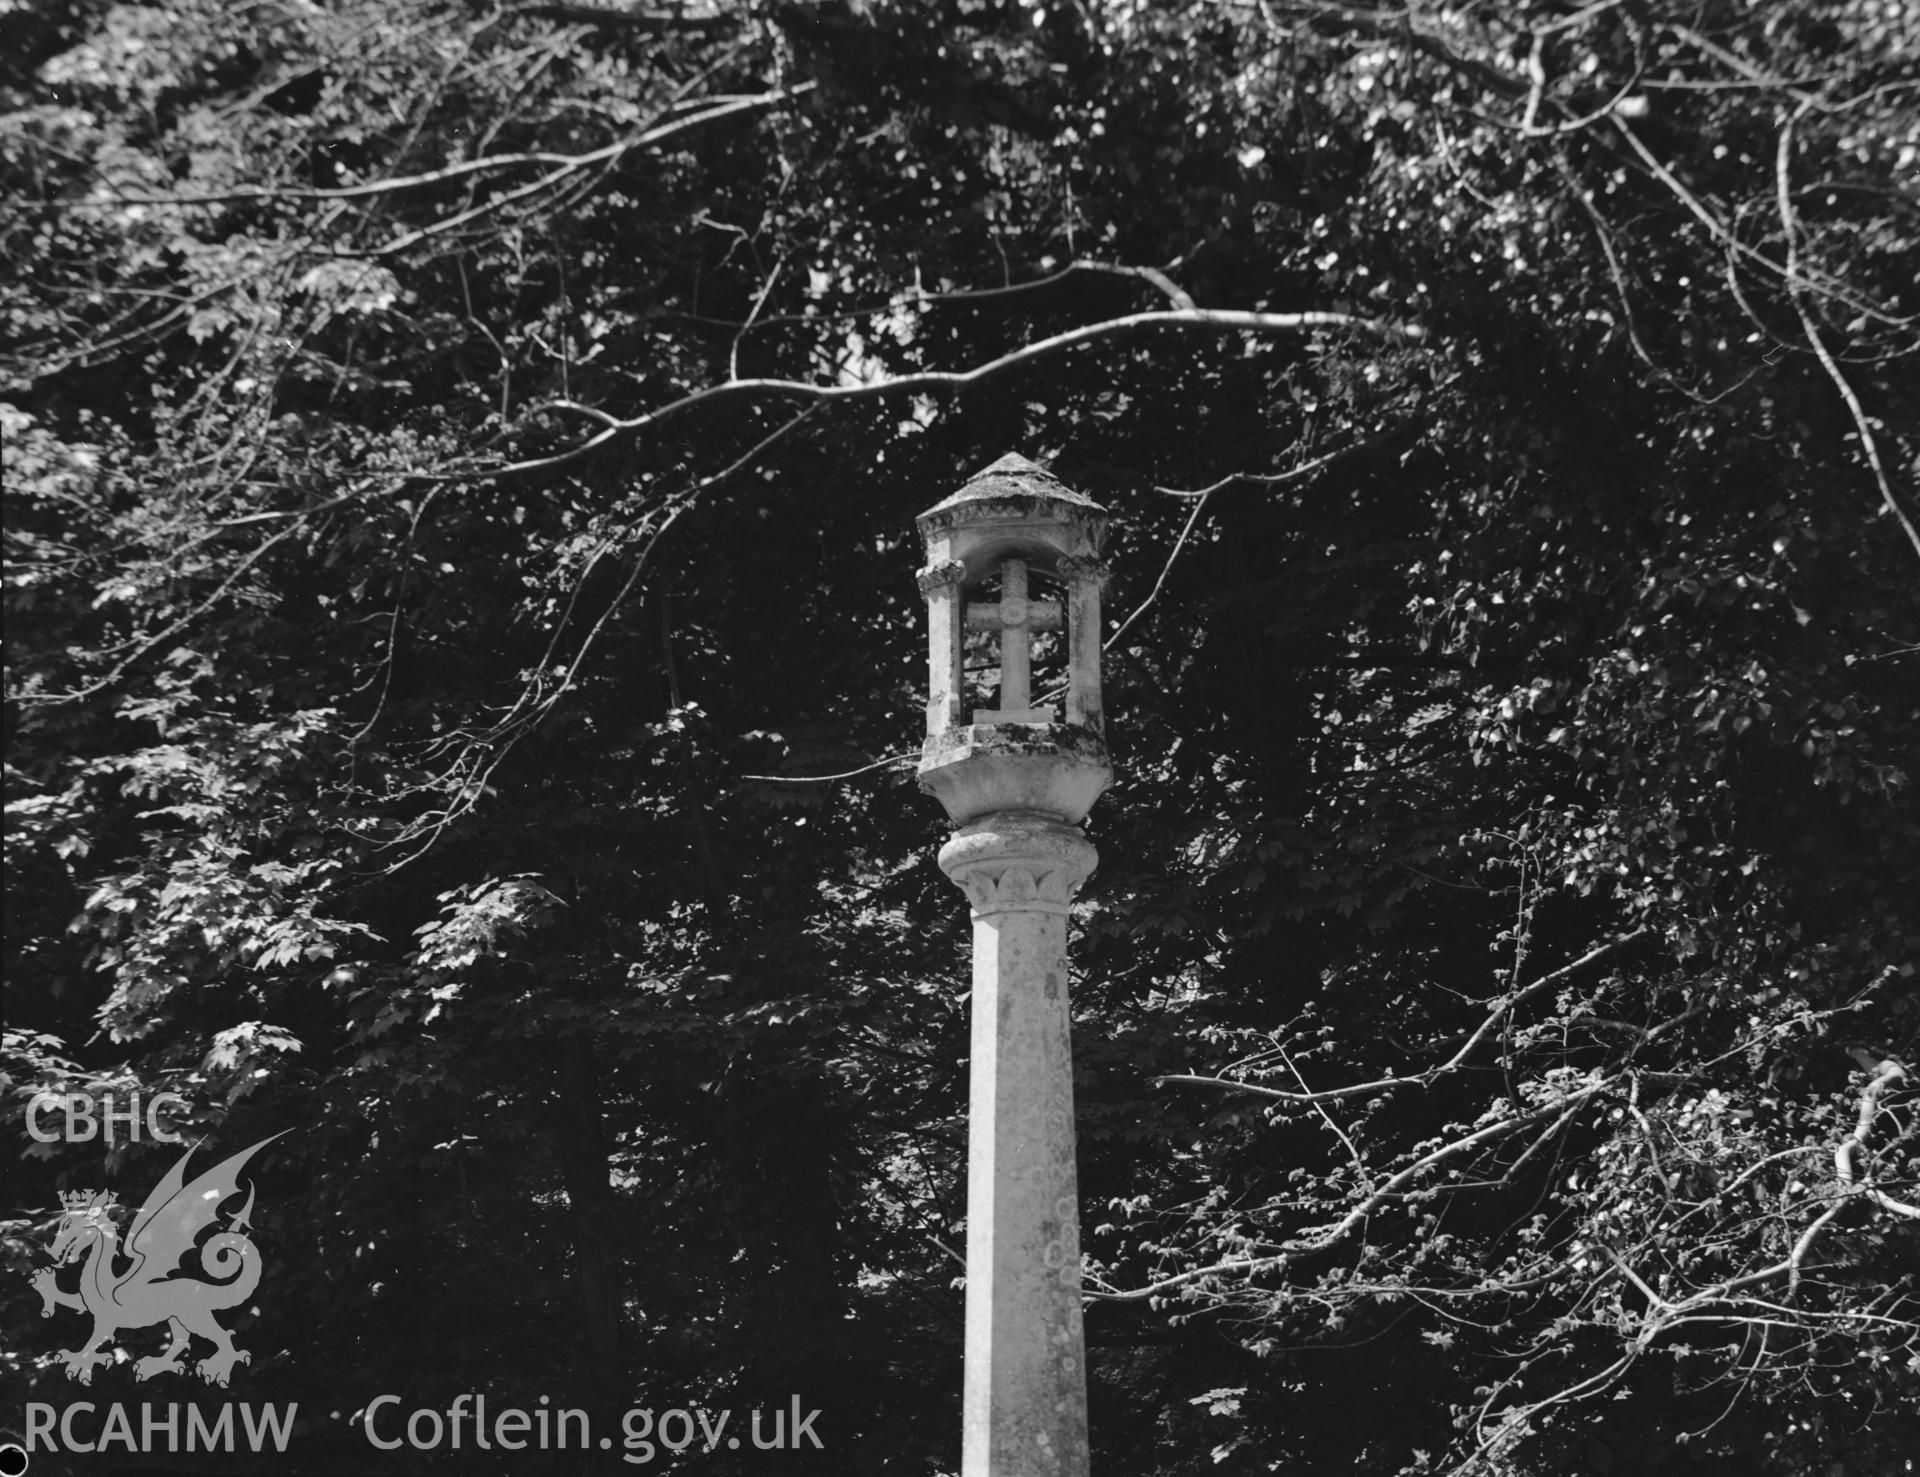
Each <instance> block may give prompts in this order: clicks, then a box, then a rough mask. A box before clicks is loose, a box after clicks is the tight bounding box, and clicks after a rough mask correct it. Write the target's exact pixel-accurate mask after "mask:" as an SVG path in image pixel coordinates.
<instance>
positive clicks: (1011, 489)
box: [918, 451, 1106, 532]
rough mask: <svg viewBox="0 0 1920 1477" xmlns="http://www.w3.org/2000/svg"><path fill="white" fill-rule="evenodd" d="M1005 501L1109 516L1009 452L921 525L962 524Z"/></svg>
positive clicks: (925, 527)
mask: <svg viewBox="0 0 1920 1477" xmlns="http://www.w3.org/2000/svg"><path fill="white" fill-rule="evenodd" d="M1002 501H1024V502H1028V503H1041V502H1056V503H1065V504H1067V505H1069V506H1071V507H1075V508H1084V509H1085V510H1086V511H1087V512H1089V513H1105V512H1106V509H1105V508H1103V507H1101V506H1100V504H1098V503H1096V502H1095V501H1094V500H1093V499H1092V498H1090V497H1087V496H1085V495H1084V494H1082V493H1078V492H1075V491H1074V490H1073V489H1072V488H1071V487H1069V486H1067V484H1066V483H1064V482H1062V481H1061V480H1060V479H1059V478H1058V477H1056V476H1054V475H1053V473H1051V472H1049V471H1048V470H1047V469H1046V468H1045V467H1043V466H1041V465H1039V464H1038V463H1037V462H1030V461H1028V460H1027V459H1026V458H1025V457H1024V456H1021V455H1020V453H1019V452H1017V451H1010V452H1008V453H1007V454H1006V455H1005V456H1003V457H1001V458H1000V460H999V461H997V462H995V463H993V465H992V466H989V467H982V468H981V469H980V470H979V471H977V472H975V473H974V474H973V476H971V477H969V478H968V479H967V482H966V485H965V486H964V487H962V488H961V489H960V490H959V491H958V492H956V493H954V494H953V496H951V497H949V498H946V499H945V500H943V501H941V502H938V503H935V504H934V505H933V506H932V507H931V508H928V509H927V511H926V512H924V513H922V514H921V515H920V517H919V520H918V521H919V524H920V527H921V530H922V531H923V532H925V531H927V530H928V529H931V528H934V527H939V526H942V525H946V524H951V523H955V522H958V521H960V520H961V519H962V518H964V517H966V510H969V509H971V508H973V506H974V505H975V504H979V503H995V502H1002Z"/></svg>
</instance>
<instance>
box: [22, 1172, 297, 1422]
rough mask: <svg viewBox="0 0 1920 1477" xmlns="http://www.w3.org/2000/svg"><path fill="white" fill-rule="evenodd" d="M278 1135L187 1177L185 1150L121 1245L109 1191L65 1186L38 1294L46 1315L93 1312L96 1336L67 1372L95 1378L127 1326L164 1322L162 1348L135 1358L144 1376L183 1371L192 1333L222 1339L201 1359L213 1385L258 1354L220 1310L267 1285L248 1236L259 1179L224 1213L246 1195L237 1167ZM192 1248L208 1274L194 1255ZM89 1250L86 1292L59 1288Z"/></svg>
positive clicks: (37, 1280) (74, 1353)
mask: <svg viewBox="0 0 1920 1477" xmlns="http://www.w3.org/2000/svg"><path fill="white" fill-rule="evenodd" d="M279 1137H280V1135H279V1134H275V1135H274V1136H273V1138H267V1139H262V1140H261V1141H260V1142H259V1143H257V1144H255V1145H253V1146H252V1147H251V1148H248V1149H242V1150H241V1151H240V1152H239V1153H238V1154H235V1155H234V1156H233V1157H232V1158H230V1159H223V1160H221V1161H220V1163H218V1164H216V1165H215V1166H214V1167H213V1168H212V1169H209V1170H208V1171H207V1172H206V1173H204V1174H202V1175H200V1176H199V1177H197V1178H196V1179H194V1180H193V1182H192V1183H190V1184H189V1183H188V1182H187V1161H188V1160H190V1159H192V1158H193V1152H194V1151H193V1150H192V1149H188V1150H187V1152H186V1153H184V1154H182V1155H181V1156H180V1158H179V1160H178V1161H176V1162H175V1164H174V1166H173V1168H172V1169H170V1170H168V1171H167V1175H166V1178H165V1179H163V1180H161V1181H160V1183H159V1184H158V1185H156V1186H155V1187H154V1191H153V1193H152V1194H151V1195H149V1196H147V1199H146V1203H145V1204H144V1205H142V1206H141V1207H140V1209H139V1211H138V1212H137V1213H136V1214H135V1215H134V1217H133V1221H132V1223H131V1224H130V1225H129V1226H128V1228H127V1240H126V1248H125V1250H124V1251H123V1250H122V1249H121V1247H120V1231H119V1227H118V1226H117V1225H116V1224H115V1222H114V1218H113V1211H114V1210H115V1209H116V1208H117V1207H116V1205H115V1197H114V1194H113V1192H112V1191H111V1190H79V1191H75V1192H73V1193H71V1194H67V1193H62V1195H61V1196H60V1201H61V1206H62V1209H63V1210H64V1212H65V1214H63V1215H62V1216H61V1218H60V1229H59V1230H58V1231H57V1232H56V1233H55V1234H54V1238H53V1246H52V1248H51V1255H52V1257H53V1261H54V1265H53V1266H51V1267H42V1268H41V1269H40V1270H39V1271H37V1272H35V1273H34V1274H33V1278H32V1280H33V1285H34V1288H35V1290H37V1291H38V1292H39V1294H40V1301H41V1304H42V1306H41V1309H40V1316H41V1317H42V1318H51V1317H52V1316H53V1311H54V1309H55V1308H56V1307H60V1308H72V1309H74V1310H75V1311H76V1312H81V1313H91V1314H92V1315H93V1337H91V1338H90V1339H88V1340H87V1342H86V1343H85V1344H84V1345H82V1346H81V1347H80V1348H78V1349H68V1350H66V1351H64V1352H63V1353H62V1354H61V1356H60V1357H61V1358H63V1359H64V1360H66V1363H67V1375H68V1377H69V1378H70V1379H76V1380H78V1381H80V1383H81V1384H83V1385H90V1384H92V1383H93V1368H94V1366H95V1365H96V1364H108V1363H111V1362H112V1360H113V1355H112V1354H110V1353H107V1352H106V1351H105V1349H104V1345H105V1344H106V1343H107V1342H108V1340H110V1339H112V1338H113V1337H114V1335H115V1334H117V1333H119V1332H120V1331H121V1330H122V1329H133V1328H145V1327H147V1326H148V1325H149V1324H153V1323H159V1322H162V1321H164V1322H166V1323H167V1324H168V1325H170V1327H171V1330H172V1335H173V1338H172V1342H171V1344H170V1345H169V1346H168V1348H167V1350H166V1352H165V1353H163V1354H154V1355H151V1356H149V1357H148V1358H145V1359H141V1360H138V1361H136V1362H135V1364H134V1366H133V1372H134V1376H135V1378H137V1379H142V1380H149V1379H152V1378H153V1377H154V1376H155V1375H157V1374H184V1373H185V1372H186V1364H185V1361H186V1356H187V1348H188V1345H189V1344H190V1343H191V1342H192V1335H194V1334H198V1335H199V1336H200V1337H201V1338H204V1339H208V1340H211V1341H212V1343H213V1344H214V1346H215V1351H214V1353H213V1354H212V1355H211V1356H210V1357H208V1358H206V1359H202V1360H201V1361H200V1363H199V1371H200V1377H201V1378H202V1379H204V1380H206V1381H207V1383H209V1384H213V1385H225V1384H226V1383H227V1379H228V1377H229V1376H230V1375H231V1374H232V1373H233V1366H234V1365H235V1364H248V1363H251V1362H252V1359H253V1356H252V1355H251V1354H249V1353H248V1352H247V1351H246V1350H245V1349H236V1348H235V1347H234V1346H233V1336H232V1335H231V1334H229V1333H228V1332H227V1331H226V1329H224V1328H222V1327H221V1326H220V1324H219V1323H218V1322H217V1321H216V1320H215V1318H214V1316H213V1315H214V1313H215V1312H216V1311H217V1310H219V1309H221V1308H231V1307H234V1306H236V1305H237V1304H239V1303H243V1302H245V1301H246V1300H247V1299H248V1298H249V1297H251V1296H253V1290H254V1288H255V1287H257V1286H259V1284H260V1249H259V1248H258V1247H256V1246H255V1245H254V1244H253V1240H252V1238H251V1236H250V1235H249V1234H248V1233H249V1232H250V1231H251V1230H252V1226H251V1225H250V1224H249V1220H248V1218H249V1217H250V1216H251V1215H252V1213H253V1190H252V1187H251V1186H249V1187H248V1189H247V1199H246V1203H245V1204H244V1205H243V1206H241V1207H240V1210H239V1213H238V1214H229V1215H227V1216H225V1217H223V1216H222V1213H221V1211H222V1207H223V1206H224V1205H225V1204H226V1203H227V1201H229V1200H231V1199H232V1198H233V1197H234V1196H236V1195H238V1194H239V1193H240V1171H241V1170H242V1169H243V1168H245V1167H246V1163H247V1161H248V1160H249V1159H251V1158H252V1157H253V1156H254V1155H255V1154H257V1153H259V1152H260V1150H262V1149H264V1148H265V1147H266V1146H267V1145H268V1144H270V1143H272V1142H273V1139H275V1138H279ZM223 1219H224V1221H225V1224H222V1221H223ZM209 1233H212V1234H209ZM195 1252H197V1253H198V1256H197V1261H198V1263H199V1268H200V1269H203V1270H204V1273H205V1275H204V1276H202V1275H198V1274H197V1273H196V1271H195V1269H194V1268H193V1267H191V1266H190V1265H189V1263H188V1258H189V1256H190V1255H191V1254H193V1253H195ZM83 1257H84V1258H85V1259H86V1261H85V1265H84V1266H83V1267H82V1268H81V1269H80V1291H79V1292H78V1293H72V1292H64V1291H62V1290H61V1288H60V1287H59V1285H58V1283H57V1280H56V1279H57V1277H58V1275H59V1269H60V1268H64V1267H67V1266H70V1265H71V1264H72V1263H74V1262H77V1261H79V1260H81V1258H83Z"/></svg>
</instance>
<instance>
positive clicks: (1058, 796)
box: [919, 723, 1113, 826]
mask: <svg viewBox="0 0 1920 1477" xmlns="http://www.w3.org/2000/svg"><path fill="white" fill-rule="evenodd" d="M919 778H920V788H921V789H923V790H925V791H926V792H927V793H928V794H929V795H931V796H933V797H934V798H935V799H936V800H938V801H939V802H940V803H941V804H942V805H943V806H945V807H946V811H947V815H948V817H949V818H951V819H952V821H953V823H954V824H955V825H960V826H964V825H966V824H967V823H968V822H969V821H974V820H978V819H979V818H980V817H981V816H983V815H992V814H993V813H994V812H995V811H1001V810H1031V811H1039V812H1040V813H1042V814H1045V815H1054V816H1058V817H1059V818H1060V819H1061V820H1063V821H1065V822H1067V823H1068V824H1069V825H1076V826H1077V825H1079V824H1080V822H1081V821H1083V820H1085V819H1086V816H1087V812H1088V811H1089V810H1091V809H1092V808H1093V802H1094V801H1095V800H1098V799H1099V798H1100V793H1101V791H1103V790H1105V789H1106V788H1107V786H1108V785H1110V784H1112V783H1113V765H1112V762H1111V761H1110V760H1109V759H1108V757H1107V746H1106V744H1105V743H1104V742H1103V741H1102V740H1101V738H1100V735H1099V734H1097V733H1094V732H1093V731H1092V730H1091V729H1086V728H1081V727H1079V726H1078V725H1076V724H1071V723H968V724H960V725H957V726H955V727H953V728H949V729H946V730H944V731H943V732H940V733H936V734H933V735H930V736H929V737H928V739H927V741H926V744H925V745H924V746H923V747H922V749H921V751H920V775H919Z"/></svg>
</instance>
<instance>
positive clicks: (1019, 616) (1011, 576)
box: [967, 559, 1065, 723]
mask: <svg viewBox="0 0 1920 1477" xmlns="http://www.w3.org/2000/svg"><path fill="white" fill-rule="evenodd" d="M1064 624H1065V618H1064V617H1063V615H1062V614H1061V611H1060V607H1059V605H1057V604H1056V603H1055V602H1053V601H1051V600H1029V599H1028V598H1027V562H1026V560H1024V559H1009V560H1007V561H1006V563H1005V564H1003V565H1001V566H1000V598H999V600H997V601H995V602H994V603H993V604H990V605H969V606H968V607H967V629H968V630H969V631H998V632H999V633H1000V706H999V707H997V708H976V709H974V712H973V721H974V722H975V723H1054V722H1057V721H1058V712H1057V710H1056V709H1054V708H1050V707H1048V708H1035V707H1032V706H1031V702H1032V697H1033V694H1032V681H1033V678H1032V673H1033V633H1034V632H1035V631H1057V630H1059V629H1060V628H1061V627H1062V625H1064Z"/></svg>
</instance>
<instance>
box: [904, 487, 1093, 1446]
mask: <svg viewBox="0 0 1920 1477" xmlns="http://www.w3.org/2000/svg"><path fill="white" fill-rule="evenodd" d="M1106 522H1107V520H1106V514H1105V512H1104V510H1103V509H1101V507H1100V506H1099V505H1098V504H1097V503H1094V502H1092V501H1090V500H1089V499H1087V498H1084V497H1082V496H1080V494H1078V493H1076V492H1074V491H1072V490H1070V489H1069V488H1068V487H1066V486H1065V484H1063V483H1061V482H1060V481H1058V480H1057V479H1056V478H1054V477H1052V476H1051V475H1049V474H1048V473H1047V472H1045V471H1043V470H1042V469H1041V468H1039V467H1037V466H1035V465H1034V464H1033V463H1032V462H1030V461H1028V460H1026V458H1024V457H1020V456H1004V457H1002V458H1001V459H1000V460H999V461H997V462H995V463H994V464H993V465H992V466H990V467H988V468H987V469H986V470H985V471H983V472H980V473H978V474H977V475H976V476H975V477H974V478H973V480H972V481H970V482H968V483H967V485H966V486H964V487H962V488H961V489H960V490H959V491H958V492H956V493H955V494H954V495H953V496H952V497H950V498H948V499H947V500H946V501H945V502H942V503H940V504H938V505H937V506H935V507H932V508H929V509H928V510H927V511H926V512H924V513H922V514H921V515H920V519H919V523H920V536H921V538H922V539H923V540H924V541H925V543H926V546H927V567H926V568H925V569H923V570H922V571H921V572H920V589H921V590H922V592H923V593H924V594H925V595H926V597H927V609H928V636H929V649H928V655H929V663H928V669H929V670H928V676H929V682H928V687H929V689H930V691H929V697H928V701H927V739H926V744H925V746H924V748H923V749H922V751H921V757H920V786H921V788H922V789H924V790H926V791H927V792H928V793H929V794H931V795H933V796H934V797H935V798H937V799H938V800H939V801H940V803H941V804H942V805H944V806H945V807H946V809H947V814H948V816H949V817H950V818H951V819H952V821H953V823H954V825H955V826H956V827H957V828H958V829H956V830H955V832H954V835H953V838H952V839H951V840H950V841H948V842H947V844H946V845H945V846H943V847H942V848H941V849H940V866H941V868H942V870H944V871H945V872H946V874H947V875H948V876H949V877H951V878H952V879H953V880H954V882H955V883H956V884H958V885H959V886H960V887H961V888H962V889H963V890H964V891H965V892H966V894H967V901H968V902H969V903H971V904H972V905H973V1046H972V1063H973V1065H972V1082H971V1086H970V1090H969V1123H970V1130H969V1136H968V1153H967V1331H966V1386H965V1393H964V1395H963V1398H962V1417H961V1419H962V1439H961V1453H962V1454H961V1466H960V1470H961V1477H1086V1473H1087V1371H1086V1344H1085V1337H1084V1335H1083V1333H1082V1331H1081V1326H1080V1204H1079V1198H1078V1192H1077V1190H1076V1187H1075V1183H1074V1179H1075V1176H1074V1122H1073V1057H1072V1048H1071V1046H1070V1044H1069V1041H1068V1027H1069V1021H1070V1012H1069V1008H1068V1000H1067V983H1068V971H1067V957H1066V954H1067V914H1068V905H1069V904H1070V903H1071V901H1072V898H1073V895H1074V893H1075V891H1076V890H1078V888H1079V887H1080V884H1081V883H1083V882H1084V881H1086V879H1087V876H1088V874H1089V873H1091V872H1092V871H1093V867H1094V863H1095V861H1096V860H1098V857H1097V854H1096V853H1095V851H1094V849H1093V845H1092V843H1091V842H1089V841H1088V840H1087V838H1086V837H1085V835H1083V834H1082V833H1081V830H1080V822H1081V821H1082V820H1084V819H1085V818H1086V814H1087V811H1088V809H1089V808H1090V807H1091V806H1092V804H1093V802H1094V801H1095V800H1096V799H1097V798H1098V797H1099V795H1100V792H1101V791H1102V790H1104V789H1105V788H1106V787H1107V785H1108V783H1109V782H1110V781H1111V780H1112V778H1113V770H1112V768H1111V767H1110V766H1109V764H1108V762H1107V748H1106V744H1105V742H1104V741H1103V739H1102V737H1101V734H1102V729H1103V726H1104V725H1103V721H1102V718H1101V713H1100V586H1101V582H1102V581H1103V580H1104V578H1105V576H1106V569H1105V566H1103V565H1102V564H1101V563H1100V562H1099V557H1098V556H1099V552H1100V543H1101V539H1102V537H1103V536H1104V534H1105V532H1106ZM1036 580H1040V581H1044V582H1046V584H1048V585H1051V586H1052V587H1053V588H1054V591H1055V593H1054V595H1053V597H1052V598H1044V597H1043V598H1036V594H1035V590H1034V582H1035V581H1036ZM996 581H997V583H998V586H999V590H998V595H999V598H998V599H997V600H993V601H985V600H978V599H970V598H969V596H970V594H972V593H973V592H974V591H975V590H976V589H977V588H978V587H980V586H983V585H986V584H988V583H991V582H996ZM968 632H976V633H982V634H983V635H984V638H985V639H984V642H976V643H975V644H976V645H977V646H978V645H984V646H985V647H986V651H985V652H984V653H982V655H985V656H987V657H988V658H989V659H988V661H987V662H986V665H987V666H989V667H997V668H998V672H999V693H998V696H997V699H996V705H995V706H994V707H991V708H975V709H973V710H972V711H971V712H969V711H968V710H967V708H968V704H967V694H968V688H967V675H966V672H967V656H968V650H967V648H968V642H967V633H968ZM1050 632H1058V633H1061V636H1060V637H1058V638H1056V639H1055V640H1054V642H1052V643H1051V649H1052V650H1053V652H1054V653H1055V654H1056V656H1057V657H1058V658H1059V661H1058V665H1060V666H1061V667H1063V668H1064V670H1063V671H1062V672H1061V673H1060V677H1061V678H1062V682H1061V687H1062V688H1063V689H1064V690H1063V691H1061V692H1060V693H1059V694H1058V695H1059V696H1060V697H1062V698H1063V699H1064V702H1065V716H1064V718H1062V716H1061V713H1060V710H1059V709H1058V708H1056V707H1054V706H1053V705H1052V704H1051V703H1048V704H1047V705H1045V706H1036V705H1035V701H1034V693H1033V691H1032V685H1033V661H1034V652H1035V645H1034V640H1035V635H1036V633H1041V634H1044V633H1050ZM1062 648H1063V649H1062ZM1053 695H1054V694H1048V695H1047V696H1053Z"/></svg>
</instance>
